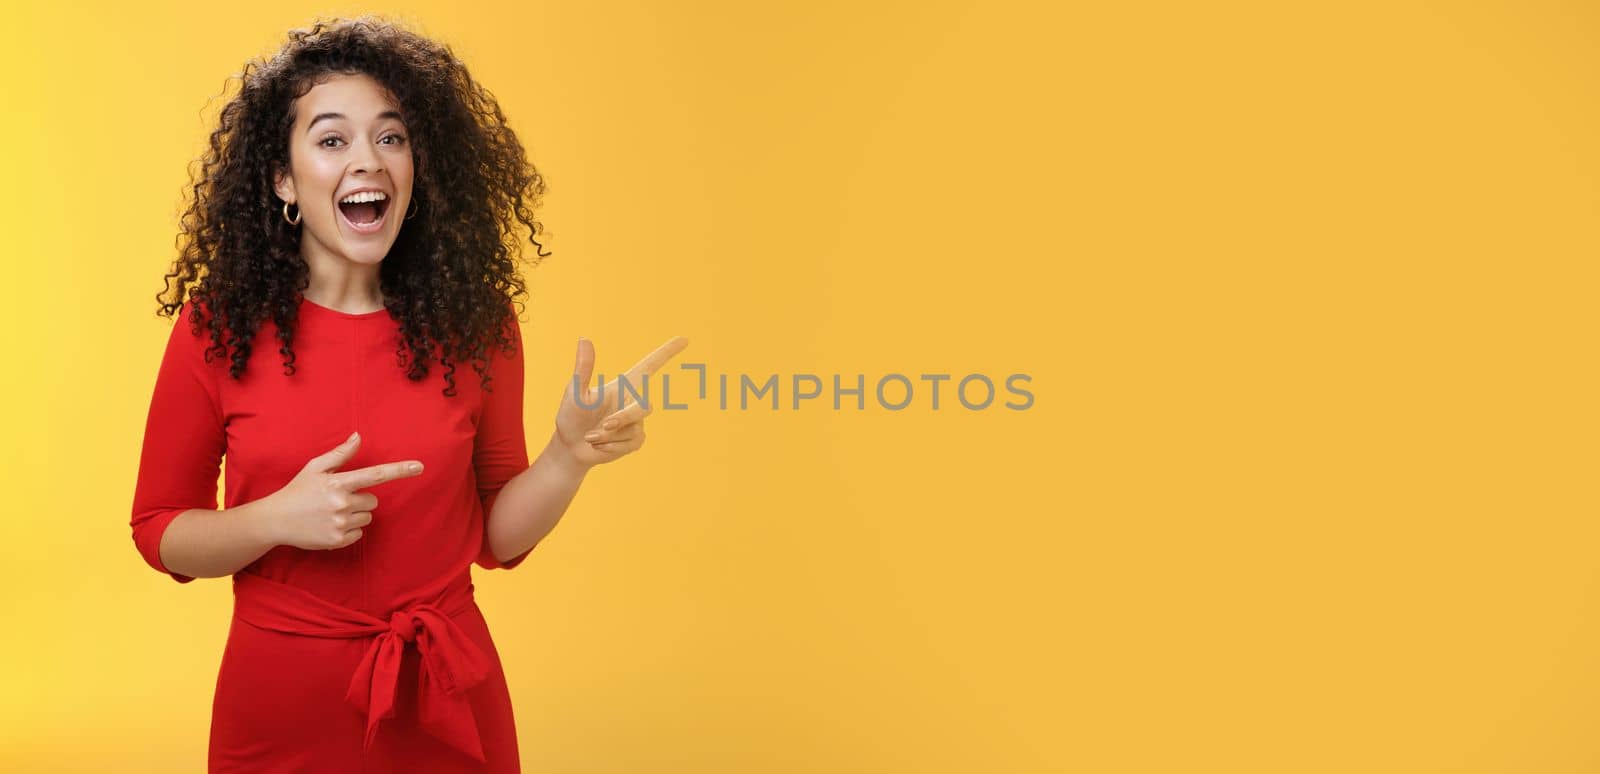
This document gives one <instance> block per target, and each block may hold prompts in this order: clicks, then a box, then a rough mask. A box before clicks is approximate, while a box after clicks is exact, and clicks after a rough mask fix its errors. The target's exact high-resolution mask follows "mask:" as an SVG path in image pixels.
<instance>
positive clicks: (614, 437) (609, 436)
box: [583, 422, 644, 444]
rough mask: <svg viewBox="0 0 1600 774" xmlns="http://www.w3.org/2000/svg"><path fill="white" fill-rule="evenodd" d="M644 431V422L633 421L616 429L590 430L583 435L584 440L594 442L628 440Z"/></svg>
mask: <svg viewBox="0 0 1600 774" xmlns="http://www.w3.org/2000/svg"><path fill="white" fill-rule="evenodd" d="M642 432H644V422H633V423H630V424H626V425H623V426H622V427H619V428H617V429H615V430H590V431H589V432H588V433H586V434H585V435H584V436H583V440H585V441H588V442H589V443H592V444H593V443H611V442H612V441H626V440H628V439H629V438H632V437H634V436H635V435H638V434H639V433H642Z"/></svg>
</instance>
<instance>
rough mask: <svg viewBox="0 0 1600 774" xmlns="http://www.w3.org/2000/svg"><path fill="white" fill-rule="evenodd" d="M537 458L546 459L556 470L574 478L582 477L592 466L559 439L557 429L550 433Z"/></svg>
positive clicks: (559, 434)
mask: <svg viewBox="0 0 1600 774" xmlns="http://www.w3.org/2000/svg"><path fill="white" fill-rule="evenodd" d="M539 458H540V459H543V460H548V463H549V464H550V465H553V466H555V468H556V469H557V470H558V471H561V472H562V473H564V474H566V475H567V476H569V477H571V478H575V479H581V478H583V477H584V475H585V474H587V473H588V472H589V468H592V467H594V466H593V465H591V464H589V463H586V462H584V461H583V460H582V459H579V457H578V455H577V453H575V452H574V451H573V450H572V447H570V446H568V445H567V444H566V443H565V442H563V441H562V440H561V433H560V432H559V431H553V432H551V433H550V440H549V441H547V442H545V445H544V451H543V452H541V453H540V454H539Z"/></svg>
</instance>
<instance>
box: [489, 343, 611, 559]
mask: <svg viewBox="0 0 1600 774" xmlns="http://www.w3.org/2000/svg"><path fill="white" fill-rule="evenodd" d="M511 325H512V328H513V330H512V332H511V333H512V338H513V342H514V344H515V348H514V350H513V351H512V352H511V353H502V352H501V351H499V350H498V349H495V350H494V351H493V352H492V353H491V354H492V358H491V360H490V369H491V370H490V375H491V377H492V379H491V381H490V383H489V392H488V393H486V394H485V395H484V406H483V414H482V416H481V417H480V418H479V420H478V432H477V436H476V437H475V438H474V441H473V457H472V461H473V469H474V471H475V472H476V474H477V478H478V494H479V497H480V499H481V501H482V503H483V520H484V526H483V544H482V546H481V548H480V550H479V554H478V564H479V565H480V566H482V567H484V568H487V569H500V568H503V569H508V570H509V569H512V568H514V567H516V566H517V565H519V564H521V563H522V561H523V560H524V559H526V558H527V556H528V554H529V553H530V552H531V551H532V550H533V547H534V546H535V545H537V544H538V542H539V541H540V540H542V539H544V536H545V535H547V534H549V533H550V531H551V530H552V529H554V528H555V525H556V523H557V522H558V521H560V520H561V516H562V514H564V513H565V512H566V508H567V505H568V504H570V503H571V502H572V498H573V496H574V495H575V494H576V493H577V490H578V485H579V484H581V483H582V481H583V471H584V470H587V468H586V467H585V466H579V465H575V464H573V462H572V460H571V459H570V458H568V457H565V456H563V455H562V454H561V452H562V450H563V447H561V446H560V444H559V443H551V444H546V446H545V448H544V449H543V450H542V451H541V452H540V454H539V458H538V459H537V460H535V461H534V463H533V465H532V466H530V465H529V464H528V451H527V440H526V435H525V431H524V428H523V421H522V417H523V412H522V398H523V353H522V329H521V326H520V325H517V323H516V320H515V318H514V317H513V319H512V321H511Z"/></svg>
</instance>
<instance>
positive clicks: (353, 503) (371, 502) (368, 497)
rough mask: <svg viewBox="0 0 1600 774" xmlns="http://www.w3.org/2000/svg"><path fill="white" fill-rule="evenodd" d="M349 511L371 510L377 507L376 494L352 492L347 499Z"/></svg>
mask: <svg viewBox="0 0 1600 774" xmlns="http://www.w3.org/2000/svg"><path fill="white" fill-rule="evenodd" d="M349 503H350V505H349V508H350V510H351V511H372V510H377V508H378V496H377V495H375V494H373V493H371V492H352V493H351V494H350V499H349Z"/></svg>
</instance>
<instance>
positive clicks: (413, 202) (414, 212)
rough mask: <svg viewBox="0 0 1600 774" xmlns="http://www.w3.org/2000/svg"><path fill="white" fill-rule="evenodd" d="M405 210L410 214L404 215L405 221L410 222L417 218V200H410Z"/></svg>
mask: <svg viewBox="0 0 1600 774" xmlns="http://www.w3.org/2000/svg"><path fill="white" fill-rule="evenodd" d="M406 209H409V210H411V211H410V212H408V213H406V220H411V219H412V218H415V217H416V216H417V200H416V199H412V200H411V206H410V207H407V208H406Z"/></svg>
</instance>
